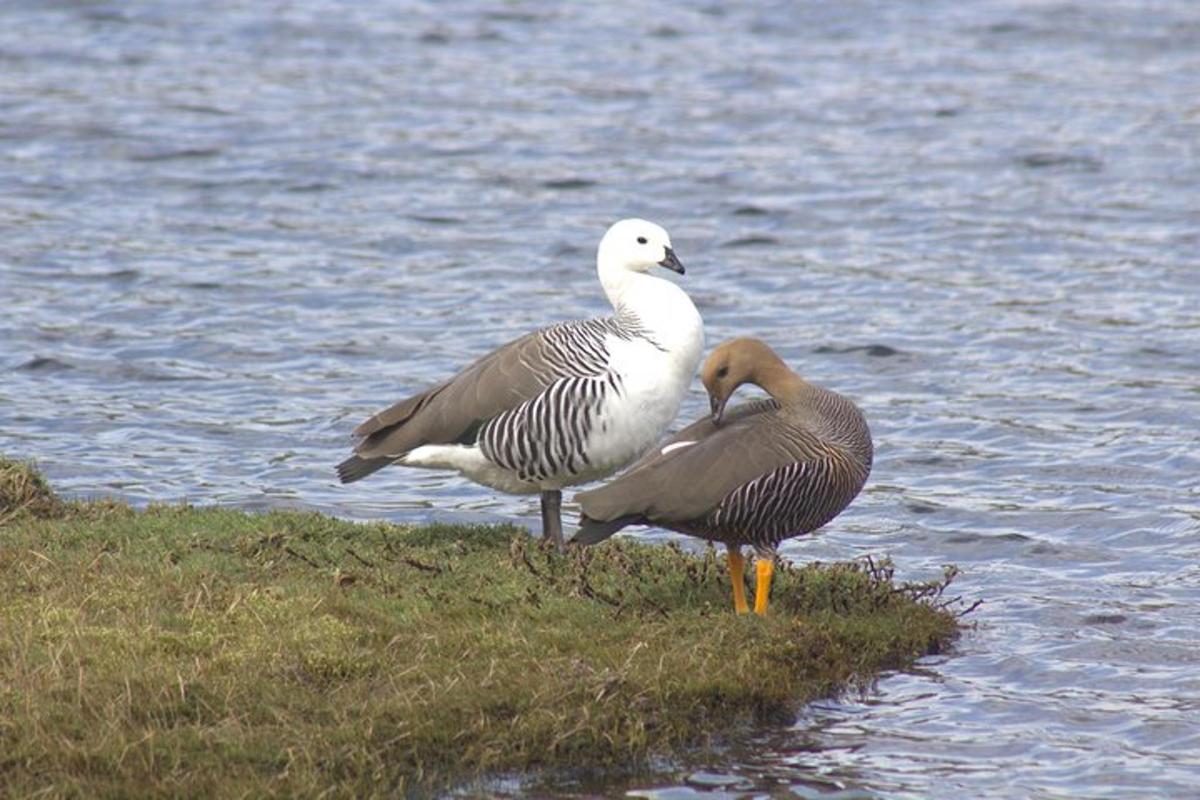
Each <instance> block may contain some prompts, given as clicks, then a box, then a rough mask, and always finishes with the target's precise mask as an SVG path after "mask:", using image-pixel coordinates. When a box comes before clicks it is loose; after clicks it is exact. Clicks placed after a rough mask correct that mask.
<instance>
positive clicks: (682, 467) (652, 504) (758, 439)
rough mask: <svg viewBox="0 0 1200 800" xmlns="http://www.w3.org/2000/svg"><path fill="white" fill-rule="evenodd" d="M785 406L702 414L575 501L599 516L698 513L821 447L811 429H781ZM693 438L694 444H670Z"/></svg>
mask: <svg viewBox="0 0 1200 800" xmlns="http://www.w3.org/2000/svg"><path fill="white" fill-rule="evenodd" d="M779 413H780V412H779V410H778V406H777V405H776V404H775V403H774V402H773V401H770V400H765V401H758V402H754V403H747V404H743V405H740V406H738V407H736V408H734V409H731V410H730V411H727V412H726V417H725V421H724V422H723V423H722V424H721V426H720V427H717V426H716V425H714V424H713V422H712V420H711V419H710V418H707V417H706V418H704V419H701V420H699V421H697V422H694V423H692V424H691V425H689V426H688V427H686V428H684V429H683V430H682V431H680V432H679V433H677V434H676V435H675V436H673V437H671V439H670V440H669V441H667V442H666V443H664V444H663V445H661V446H660V447H658V448H657V449H655V450H653V451H651V453H650V454H649V455H647V456H646V457H644V458H643V459H642V460H641V461H639V462H638V463H637V464H635V465H634V466H633V467H631V468H630V469H629V470H628V471H627V472H625V473H624V474H622V475H621V476H620V477H618V478H617V479H616V480H614V481H611V482H609V483H608V484H606V485H604V486H602V487H600V488H598V489H592V490H590V491H586V492H580V493H579V494H577V495H575V500H576V502H578V503H579V504H580V506H581V508H582V510H583V513H584V515H585V516H586V517H587V518H589V519H592V520H597V521H605V522H607V521H611V520H616V519H621V518H628V517H640V518H642V519H644V520H646V521H648V522H660V523H672V522H676V523H683V522H687V521H689V520H696V519H700V518H701V517H704V516H705V515H706V514H708V513H709V512H710V511H712V510H713V509H714V508H715V507H716V506H717V505H718V504H719V503H720V502H721V501H722V500H723V499H725V497H726V496H728V495H729V493H730V492H732V491H734V490H735V489H737V488H738V487H739V486H741V485H743V484H745V483H747V482H749V481H752V480H754V479H755V478H757V477H759V476H761V475H764V474H766V473H768V472H771V471H772V470H774V469H778V468H779V467H782V466H784V465H786V464H790V463H794V462H796V461H797V460H800V459H801V458H804V457H805V456H806V455H812V454H814V453H816V452H818V451H819V449H820V446H821V445H820V442H819V441H818V440H817V439H816V437H815V436H812V435H811V434H809V435H807V436H806V435H804V432H800V433H799V434H798V433H797V432H796V431H790V432H789V434H788V435H787V436H786V437H784V436H780V435H779V432H780V426H781V425H783V424H784V423H783V422H782V421H780V420H779V419H778V415H779ZM687 441H695V442H696V444H694V445H689V446H686V447H680V448H678V449H670V447H671V445H673V444H676V443H681V442H687ZM664 449H667V450H668V452H667V453H666V454H665V455H664V454H663V453H662V451H663V450H664Z"/></svg>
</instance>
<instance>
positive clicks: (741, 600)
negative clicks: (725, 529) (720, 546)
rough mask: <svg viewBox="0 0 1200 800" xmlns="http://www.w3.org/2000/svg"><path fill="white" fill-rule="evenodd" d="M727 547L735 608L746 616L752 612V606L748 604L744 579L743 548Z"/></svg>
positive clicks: (729, 545)
mask: <svg viewBox="0 0 1200 800" xmlns="http://www.w3.org/2000/svg"><path fill="white" fill-rule="evenodd" d="M725 547H726V550H727V553H726V557H727V558H728V560H729V580H730V582H731V583H732V584H733V608H734V610H735V611H737V613H739V614H745V613H746V612H748V611H749V610H750V606H748V605H747V604H746V583H745V578H744V577H743V575H744V574H745V573H744V570H745V567H746V559H744V558H742V548H740V547H735V546H733V545H731V544H727V545H725Z"/></svg>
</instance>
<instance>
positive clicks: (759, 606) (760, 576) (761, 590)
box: [754, 557, 775, 615]
mask: <svg viewBox="0 0 1200 800" xmlns="http://www.w3.org/2000/svg"><path fill="white" fill-rule="evenodd" d="M754 571H755V573H756V574H755V578H756V579H757V581H756V583H755V584H754V613H755V614H760V615H762V614H766V613H767V600H768V598H770V596H771V576H772V575H774V574H775V559H774V558H762V557H759V558H758V559H756V560H755V562H754Z"/></svg>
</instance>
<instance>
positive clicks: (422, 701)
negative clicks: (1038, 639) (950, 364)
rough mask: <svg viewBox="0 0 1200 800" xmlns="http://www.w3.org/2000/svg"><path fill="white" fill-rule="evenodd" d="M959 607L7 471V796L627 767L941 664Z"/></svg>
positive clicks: (2, 545)
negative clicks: (75, 497) (61, 492)
mask: <svg viewBox="0 0 1200 800" xmlns="http://www.w3.org/2000/svg"><path fill="white" fill-rule="evenodd" d="M947 582H948V578H947V580H945V581H939V582H935V583H931V584H923V585H918V586H899V585H895V584H894V582H893V581H892V578H891V574H890V570H889V569H888V568H887V566H886V565H875V564H870V563H862V562H859V563H853V564H835V565H823V566H806V567H800V568H791V567H785V568H782V569H780V570H778V571H777V574H776V583H775V588H774V592H773V600H772V606H771V608H772V612H773V613H772V614H771V615H770V616H768V617H766V618H756V617H754V616H752V615H751V616H743V617H739V616H736V615H734V614H733V613H732V609H731V608H730V592H729V585H728V578H727V574H726V572H725V569H724V562H723V559H722V558H719V557H718V556H717V554H715V553H714V552H712V551H711V550H710V551H708V552H707V553H705V554H704V555H702V556H691V555H687V554H685V553H683V552H681V551H680V550H678V549H676V548H672V547H650V546H645V545H639V544H635V543H633V542H629V541H621V540H618V541H613V542H610V543H608V544H606V545H603V546H600V547H597V548H593V549H591V550H587V551H582V552H571V553H568V554H567V555H566V556H558V555H556V554H555V553H553V552H551V551H549V550H547V549H545V548H543V547H542V546H541V545H540V542H539V541H538V540H536V539H533V538H530V537H529V536H528V535H526V533H525V532H523V531H521V530H519V529H516V528H512V527H504V526H500V527H472V526H443V525H435V526H428V527H420V528H404V527H398V526H395V525H386V524H366V525H362V524H353V523H349V522H344V521H340V520H336V519H332V518H329V517H325V516H321V515H317V514H304V513H270V514H261V515H258V514H245V513H241V512H237V511H227V510H218V509H196V508H190V507H183V506H171V507H152V508H150V509H148V510H146V511H138V512H135V511H133V510H131V509H129V508H128V507H126V506H123V505H121V504H117V503H112V502H99V503H65V502H61V501H59V500H58V499H57V498H55V497H54V496H53V494H52V493H51V492H50V491H49V489H48V487H46V485H45V483H44V481H41V479H40V478H39V477H38V476H37V475H36V473H35V472H34V471H33V470H31V469H30V468H29V467H27V466H25V465H22V464H16V463H13V462H0V796H10V795H11V796H23V795H28V794H33V793H37V792H45V793H48V794H50V795H59V796H88V797H118V796H121V797H124V796H133V795H136V796H165V795H189V796H197V795H204V796H219V797H237V796H255V797H258V796H293V795H322V796H329V797H366V796H376V795H395V794H397V793H399V794H404V793H405V792H406V791H414V790H417V791H420V790H421V789H422V787H426V788H427V787H429V786H431V785H435V784H445V783H448V782H453V781H459V780H467V779H470V778H472V777H473V776H477V775H481V774H488V773H498V772H507V771H513V770H525V769H531V768H539V767H544V768H553V769H558V768H563V767H568V768H597V769H605V768H609V767H618V768H628V767H630V766H631V765H636V764H638V763H644V762H645V759H646V758H647V757H649V756H652V755H656V754H678V753H681V752H686V751H687V750H689V749H691V748H695V747H697V746H704V745H705V744H708V743H712V742H719V741H721V740H722V739H723V738H726V737H728V736H730V735H733V734H736V733H737V732H739V731H741V730H744V729H745V728H746V727H747V726H749V725H752V724H756V723H761V722H763V721H770V720H783V719H788V718H789V717H790V716H791V715H792V714H793V713H794V712H795V710H796V709H797V708H798V706H799V705H800V704H802V703H804V702H806V701H809V700H811V699H814V698H818V697H823V696H828V695H830V694H833V693H836V692H838V691H839V690H842V689H845V688H846V687H848V686H853V685H855V684H858V683H862V682H864V681H869V680H870V678H871V677H872V676H874V675H877V674H878V673H879V672H880V671H881V670H886V669H894V668H902V667H905V666H906V665H909V664H911V663H912V661H913V659H915V658H918V657H920V656H922V655H925V654H928V653H932V652H937V651H938V650H940V649H942V648H944V647H945V646H946V645H947V644H948V643H949V642H950V641H951V640H952V638H953V637H954V636H955V634H956V631H957V622H956V619H955V617H954V615H953V614H951V613H949V612H948V611H947V610H946V609H945V608H943V606H944V603H943V602H942V601H940V600H939V599H938V597H939V596H940V592H941V590H942V589H943V588H944V587H945V584H946V583H947Z"/></svg>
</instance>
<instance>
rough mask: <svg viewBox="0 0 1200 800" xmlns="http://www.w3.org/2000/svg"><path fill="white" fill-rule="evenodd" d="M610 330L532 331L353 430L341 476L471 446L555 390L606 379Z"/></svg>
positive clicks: (575, 325) (572, 325)
mask: <svg viewBox="0 0 1200 800" xmlns="http://www.w3.org/2000/svg"><path fill="white" fill-rule="evenodd" d="M609 325H610V323H609V321H608V320H587V321H582V322H568V323H562V324H560V325H554V326H552V327H549V328H543V329H542V330H539V331H535V332H533V333H530V334H528V335H526V336H523V337H521V338H520V339H517V340H515V341H513V342H510V343H509V344H507V345H505V346H503V347H501V348H500V349H498V350H495V351H494V352H492V353H489V354H488V355H486V356H484V357H483V358H481V359H479V360H478V361H476V362H474V363H473V364H471V365H470V366H468V367H467V368H466V369H464V370H463V371H462V372H460V373H458V374H457V375H455V376H454V377H453V378H451V379H450V380H448V381H446V382H444V383H441V384H438V385H437V386H434V387H433V388H431V389H428V390H426V391H424V392H421V393H420V394H417V395H414V396H413V397H409V398H406V399H404V400H401V401H400V402H398V403H396V404H394V405H392V406H391V407H390V408H387V409H385V410H384V411H381V412H380V413H378V414H376V415H374V416H373V417H371V418H370V419H368V420H367V421H366V422H364V423H362V424H361V425H359V426H358V427H357V428H355V429H354V435H355V436H357V437H360V440H359V442H358V444H357V445H356V446H355V448H354V452H355V455H354V456H352V457H351V458H349V459H347V460H346V461H344V462H342V463H341V464H339V465H338V475H339V477H340V478H341V479H342V482H343V483H348V482H350V481H355V480H358V479H359V478H362V477H365V476H366V475H369V474H371V473H372V472H375V471H376V470H378V469H381V468H382V467H385V466H387V465H388V464H390V463H392V462H393V461H395V460H396V459H397V458H400V457H401V456H403V455H404V454H406V453H408V452H409V451H411V450H414V449H416V448H417V447H420V446H422V445H426V444H467V443H471V442H474V441H475V440H476V439H477V438H478V436H479V434H480V431H481V429H482V428H483V427H484V426H485V425H487V424H488V423H489V422H490V421H493V420H495V419H497V418H498V417H501V416H502V415H504V414H505V413H506V412H511V411H514V410H516V409H519V408H521V407H522V405H524V404H527V403H529V402H530V401H533V400H536V399H537V398H538V397H539V396H541V395H542V394H544V393H546V392H547V391H548V390H551V389H552V388H553V387H555V386H556V384H562V383H563V382H570V381H579V380H585V379H589V378H590V379H593V380H594V379H597V378H598V376H603V375H604V374H605V371H606V369H607V366H608V353H607V349H606V347H605V335H606V333H607V331H608V326H609Z"/></svg>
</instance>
